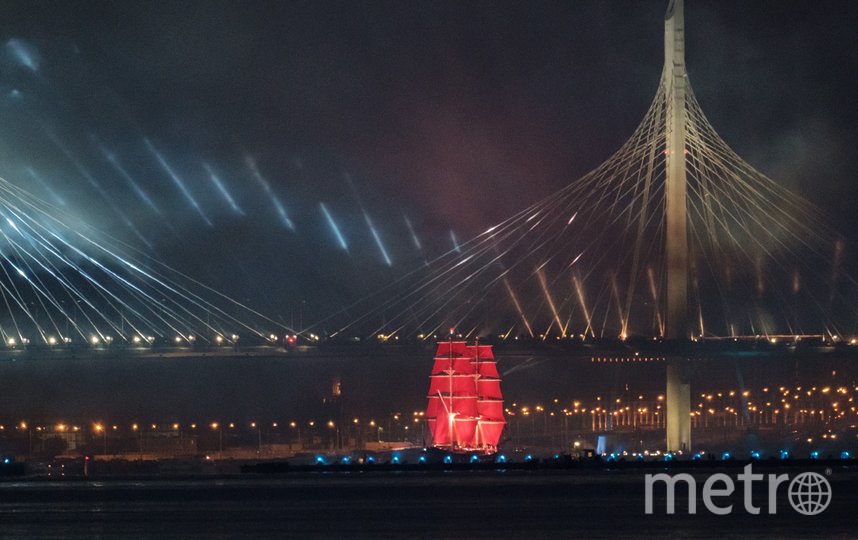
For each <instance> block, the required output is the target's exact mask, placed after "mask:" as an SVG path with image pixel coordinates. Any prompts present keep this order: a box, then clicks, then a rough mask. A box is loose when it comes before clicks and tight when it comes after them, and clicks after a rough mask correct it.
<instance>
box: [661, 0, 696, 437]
mask: <svg viewBox="0 0 858 540" xmlns="http://www.w3.org/2000/svg"><path fill="white" fill-rule="evenodd" d="M683 11H684V10H683V0H671V1H670V4H669V5H668V8H667V13H666V14H665V22H664V73H663V76H662V77H663V78H662V81H661V84H662V88H663V90H664V95H665V96H666V100H667V115H666V119H665V126H664V128H665V131H666V135H667V148H666V150H667V156H666V158H667V163H666V172H667V181H666V185H665V220H666V222H665V231H666V246H665V253H666V261H667V320H666V323H667V326H666V330H667V332H666V333H667V335H666V337H667V339H669V340H674V341H684V340H687V339H689V337H690V336H689V323H688V320H689V319H688V227H687V224H686V211H687V202H686V199H687V193H686V191H687V187H686V186H687V184H686V174H685V154H686V145H685V137H686V132H685V125H686V108H685V99H686V95H685V94H686V88H687V86H688V78H687V76H686V72H685V20H684V19H685V17H684V13H683ZM666 393H667V396H666V399H667V403H666V405H667V421H666V426H667V450H668V451H670V452H675V451H678V450H684V451H689V450H691V416H690V415H691V389H690V386H689V381H688V366H687V360H686V359H685V358H673V359H670V360H669V361H668V364H667V392H666Z"/></svg>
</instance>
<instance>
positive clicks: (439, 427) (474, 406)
mask: <svg viewBox="0 0 858 540" xmlns="http://www.w3.org/2000/svg"><path fill="white" fill-rule="evenodd" d="M502 398H503V394H502V393H501V389H500V376H499V374H498V370H497V364H496V363H495V361H494V354H493V352H492V348H491V346H489V345H479V346H476V345H472V346H468V345H466V344H465V342H463V341H454V342H446V343H439V344H438V350H437V353H436V356H435V361H434V364H433V367H432V375H431V376H430V377H429V395H428V399H429V403H428V406H427V408H426V420H427V423H428V426H429V431H430V432H431V434H432V442H433V444H434V445H435V446H442V447H450V448H451V449H455V448H458V449H467V450H480V449H482V450H485V451H493V450H494V449H495V448H496V447H497V444H498V441H500V437H501V434H502V432H503V427H504V425H505V424H506V421H505V420H504V414H503V413H504V410H503V399H502Z"/></svg>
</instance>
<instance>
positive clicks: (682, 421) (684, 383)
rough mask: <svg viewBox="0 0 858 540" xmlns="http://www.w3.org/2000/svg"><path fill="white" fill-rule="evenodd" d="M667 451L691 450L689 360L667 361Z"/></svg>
mask: <svg viewBox="0 0 858 540" xmlns="http://www.w3.org/2000/svg"><path fill="white" fill-rule="evenodd" d="M666 394H667V395H666V396H665V397H666V406H667V411H666V414H667V421H666V425H667V451H668V452H678V451H683V452H689V451H691V384H690V377H689V368H688V362H687V361H686V360H680V359H673V360H669V361H668V363H667V392H666Z"/></svg>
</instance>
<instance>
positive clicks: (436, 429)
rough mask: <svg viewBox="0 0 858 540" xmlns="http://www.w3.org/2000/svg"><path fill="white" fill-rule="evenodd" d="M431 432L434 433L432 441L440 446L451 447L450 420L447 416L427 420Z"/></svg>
mask: <svg viewBox="0 0 858 540" xmlns="http://www.w3.org/2000/svg"><path fill="white" fill-rule="evenodd" d="M427 422H428V424H429V431H430V432H431V433H432V441H433V442H434V443H435V444H436V445H439V446H449V445H450V444H451V443H452V441H451V440H450V420H449V418H448V417H446V416H441V417H439V418H430V419H429V420H427Z"/></svg>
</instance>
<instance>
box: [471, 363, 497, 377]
mask: <svg viewBox="0 0 858 540" xmlns="http://www.w3.org/2000/svg"><path fill="white" fill-rule="evenodd" d="M474 371H476V372H477V373H479V374H480V377H492V378H494V379H499V378H500V374H499V373H498V366H497V363H496V362H494V361H493V360H492V361H488V362H483V361H482V360H480V361H479V362H474Z"/></svg>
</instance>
